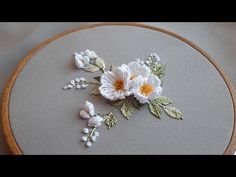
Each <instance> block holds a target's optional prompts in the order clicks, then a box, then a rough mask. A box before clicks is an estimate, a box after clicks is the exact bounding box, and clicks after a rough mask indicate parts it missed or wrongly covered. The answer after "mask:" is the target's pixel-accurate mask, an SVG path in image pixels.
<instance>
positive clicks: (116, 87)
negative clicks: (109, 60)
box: [99, 65, 132, 101]
mask: <svg viewBox="0 0 236 177" xmlns="http://www.w3.org/2000/svg"><path fill="white" fill-rule="evenodd" d="M126 66H127V65H126ZM129 77H130V73H129V71H128V70H127V67H125V65H122V66H120V67H116V68H115V69H114V70H113V71H106V72H105V73H103V74H102V76H101V86H100V87H99V91H100V93H101V95H102V96H103V97H105V98H106V99H109V100H112V101H114V100H118V99H124V98H125V97H126V96H129V95H131V94H132V92H130V90H129V82H128V78H129Z"/></svg>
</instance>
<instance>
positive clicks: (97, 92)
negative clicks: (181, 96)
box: [89, 86, 100, 96]
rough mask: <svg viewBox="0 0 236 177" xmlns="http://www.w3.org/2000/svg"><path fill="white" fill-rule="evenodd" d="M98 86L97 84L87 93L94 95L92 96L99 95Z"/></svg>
mask: <svg viewBox="0 0 236 177" xmlns="http://www.w3.org/2000/svg"><path fill="white" fill-rule="evenodd" d="M98 88H99V86H96V87H94V88H93V89H92V91H91V92H90V93H89V94H90V95H94V96H99V95H100V91H99V89H98Z"/></svg>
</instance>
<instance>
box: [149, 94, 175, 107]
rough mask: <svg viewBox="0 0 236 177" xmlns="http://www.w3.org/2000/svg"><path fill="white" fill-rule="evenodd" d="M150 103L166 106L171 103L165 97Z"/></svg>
mask: <svg viewBox="0 0 236 177" xmlns="http://www.w3.org/2000/svg"><path fill="white" fill-rule="evenodd" d="M152 103H153V104H158V105H163V106H167V105H168V104H171V103H173V102H172V101H171V100H170V98H167V97H165V96H160V97H159V98H156V99H155V100H153V101H152Z"/></svg>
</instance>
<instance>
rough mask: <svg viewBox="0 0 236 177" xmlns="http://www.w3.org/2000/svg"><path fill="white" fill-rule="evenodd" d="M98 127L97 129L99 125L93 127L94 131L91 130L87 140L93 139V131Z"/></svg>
mask: <svg viewBox="0 0 236 177" xmlns="http://www.w3.org/2000/svg"><path fill="white" fill-rule="evenodd" d="M96 129H97V127H94V128H93V129H92V131H90V133H89V136H88V140H87V141H89V140H90V139H91V137H92V136H93V133H94V132H95V130H96Z"/></svg>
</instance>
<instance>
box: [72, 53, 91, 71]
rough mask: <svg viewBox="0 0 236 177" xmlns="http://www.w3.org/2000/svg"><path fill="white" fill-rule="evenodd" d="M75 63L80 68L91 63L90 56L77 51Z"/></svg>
mask: <svg viewBox="0 0 236 177" xmlns="http://www.w3.org/2000/svg"><path fill="white" fill-rule="evenodd" d="M74 55H75V65H76V66H77V68H78V69H81V68H84V67H85V66H86V65H88V64H89V61H90V59H89V57H88V56H83V55H82V54H78V53H75V54H74Z"/></svg>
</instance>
